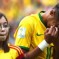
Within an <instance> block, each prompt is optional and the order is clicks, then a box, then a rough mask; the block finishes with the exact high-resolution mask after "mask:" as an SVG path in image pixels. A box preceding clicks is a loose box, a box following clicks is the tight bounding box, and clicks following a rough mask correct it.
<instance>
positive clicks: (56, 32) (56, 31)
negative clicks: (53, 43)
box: [55, 27, 58, 35]
mask: <svg viewBox="0 0 59 59" xmlns="http://www.w3.org/2000/svg"><path fill="white" fill-rule="evenodd" d="M55 29H56V30H55V35H57V34H58V28H57V27H55Z"/></svg>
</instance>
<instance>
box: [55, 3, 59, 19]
mask: <svg viewBox="0 0 59 59" xmlns="http://www.w3.org/2000/svg"><path fill="white" fill-rule="evenodd" d="M54 9H55V16H56V19H57V20H59V3H58V4H56V6H55V7H54Z"/></svg>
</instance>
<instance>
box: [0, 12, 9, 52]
mask: <svg viewBox="0 0 59 59" xmlns="http://www.w3.org/2000/svg"><path fill="white" fill-rule="evenodd" d="M2 17H4V18H5V19H6V21H7V23H8V20H7V18H6V16H5V15H4V14H3V13H0V19H1V18H2ZM8 38H9V33H8V37H7V38H6V40H5V41H3V44H2V48H3V50H4V52H8V51H9V47H8V43H7V41H8Z"/></svg>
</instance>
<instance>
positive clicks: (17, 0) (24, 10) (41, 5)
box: [0, 0, 59, 44]
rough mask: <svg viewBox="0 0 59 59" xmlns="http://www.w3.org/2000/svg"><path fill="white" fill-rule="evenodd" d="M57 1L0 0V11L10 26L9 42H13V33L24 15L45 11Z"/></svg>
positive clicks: (58, 0)
mask: <svg viewBox="0 0 59 59" xmlns="http://www.w3.org/2000/svg"><path fill="white" fill-rule="evenodd" d="M58 2H59V0H0V12H2V13H4V14H5V15H6V17H7V18H8V21H9V24H10V27H11V28H10V38H9V42H10V43H11V44H14V37H13V34H14V32H15V30H16V28H17V26H18V24H19V23H20V21H21V20H22V19H23V18H24V17H25V16H27V15H30V14H34V13H39V12H40V11H42V10H43V11H46V10H48V9H49V8H50V7H53V6H54V5H56V4H57V3H58Z"/></svg>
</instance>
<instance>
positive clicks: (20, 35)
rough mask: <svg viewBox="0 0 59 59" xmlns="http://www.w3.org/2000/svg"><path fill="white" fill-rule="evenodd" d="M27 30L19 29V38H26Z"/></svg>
mask: <svg viewBox="0 0 59 59" xmlns="http://www.w3.org/2000/svg"><path fill="white" fill-rule="evenodd" d="M25 32H26V28H19V30H18V38H24V37H25Z"/></svg>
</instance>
